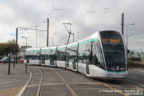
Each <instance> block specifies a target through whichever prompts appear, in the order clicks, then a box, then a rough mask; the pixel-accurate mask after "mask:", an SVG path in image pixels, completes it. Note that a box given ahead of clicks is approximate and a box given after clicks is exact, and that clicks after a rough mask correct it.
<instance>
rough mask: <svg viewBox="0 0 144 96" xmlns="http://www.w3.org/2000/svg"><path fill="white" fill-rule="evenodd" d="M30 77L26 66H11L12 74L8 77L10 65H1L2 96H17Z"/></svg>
mask: <svg viewBox="0 0 144 96" xmlns="http://www.w3.org/2000/svg"><path fill="white" fill-rule="evenodd" d="M28 77H29V74H26V73H25V65H24V64H16V65H15V68H13V64H11V74H10V75H8V64H1V63H0V96H16V95H17V93H18V92H19V91H20V90H21V88H22V87H23V86H24V85H25V83H26V82H27V80H28Z"/></svg>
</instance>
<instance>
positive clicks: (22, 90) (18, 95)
mask: <svg viewBox="0 0 144 96" xmlns="http://www.w3.org/2000/svg"><path fill="white" fill-rule="evenodd" d="M28 71H29V73H30V76H29V79H28V81H27V82H26V84H25V85H24V86H23V88H22V89H21V91H20V92H19V93H18V94H17V96H22V94H23V93H24V91H25V89H26V88H27V86H28V84H29V82H30V81H31V78H32V73H31V71H30V70H28Z"/></svg>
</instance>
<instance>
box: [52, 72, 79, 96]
mask: <svg viewBox="0 0 144 96" xmlns="http://www.w3.org/2000/svg"><path fill="white" fill-rule="evenodd" d="M54 72H55V71H54ZM55 73H56V74H57V75H58V76H59V77H60V78H61V80H62V81H63V82H64V83H65V85H66V87H67V88H68V90H69V91H70V93H71V95H72V96H77V94H76V92H75V91H74V90H73V89H72V88H71V86H70V85H69V84H68V83H67V82H66V81H65V79H64V78H63V77H62V76H61V75H60V74H59V73H58V72H55Z"/></svg>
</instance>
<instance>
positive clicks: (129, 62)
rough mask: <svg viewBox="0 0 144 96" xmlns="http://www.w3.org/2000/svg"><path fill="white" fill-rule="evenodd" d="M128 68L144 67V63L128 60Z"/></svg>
mask: <svg viewBox="0 0 144 96" xmlns="http://www.w3.org/2000/svg"><path fill="white" fill-rule="evenodd" d="M128 66H129V67H144V62H142V61H132V60H128Z"/></svg>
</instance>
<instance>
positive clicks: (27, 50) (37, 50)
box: [27, 50, 40, 51]
mask: <svg viewBox="0 0 144 96" xmlns="http://www.w3.org/2000/svg"><path fill="white" fill-rule="evenodd" d="M27 51H40V50H27Z"/></svg>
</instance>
